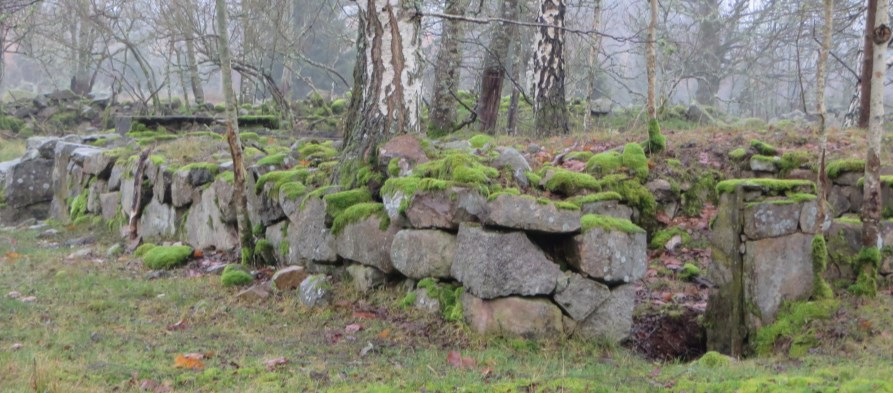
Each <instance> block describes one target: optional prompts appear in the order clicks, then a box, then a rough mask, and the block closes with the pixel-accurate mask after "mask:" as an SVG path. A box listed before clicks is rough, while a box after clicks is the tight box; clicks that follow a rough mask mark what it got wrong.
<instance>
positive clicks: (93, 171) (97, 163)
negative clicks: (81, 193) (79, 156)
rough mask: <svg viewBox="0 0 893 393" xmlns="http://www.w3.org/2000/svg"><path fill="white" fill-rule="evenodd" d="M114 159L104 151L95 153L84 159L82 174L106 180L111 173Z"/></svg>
mask: <svg viewBox="0 0 893 393" xmlns="http://www.w3.org/2000/svg"><path fill="white" fill-rule="evenodd" d="M114 163H115V158H114V157H113V156H110V155H108V154H105V152H104V151H101V150H99V151H97V152H96V153H94V154H90V155H89V156H86V157H85V158H84V173H85V174H88V175H92V176H96V177H98V178H100V179H107V178H108V177H109V175H111V173H112V165H114Z"/></svg>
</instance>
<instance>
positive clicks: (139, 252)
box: [133, 243, 158, 258]
mask: <svg viewBox="0 0 893 393" xmlns="http://www.w3.org/2000/svg"><path fill="white" fill-rule="evenodd" d="M155 247H158V246H157V245H156V244H154V243H143V244H140V246H139V247H137V248H136V250H134V251H133V255H134V256H136V257H140V258H142V257H143V256H145V255H146V253H147V252H149V250H151V249H153V248H155Z"/></svg>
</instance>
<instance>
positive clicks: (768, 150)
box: [750, 139, 778, 156]
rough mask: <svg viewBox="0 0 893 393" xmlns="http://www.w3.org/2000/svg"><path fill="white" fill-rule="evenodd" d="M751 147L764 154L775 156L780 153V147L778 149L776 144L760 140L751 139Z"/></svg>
mask: <svg viewBox="0 0 893 393" xmlns="http://www.w3.org/2000/svg"><path fill="white" fill-rule="evenodd" d="M750 147H751V148H753V150H754V151H756V152H757V153H759V154H762V155H766V156H774V155H776V154H778V149H776V148H775V146H772V145H770V144H768V143H766V142H763V141H760V140H756V139H754V140H752V141H750Z"/></svg>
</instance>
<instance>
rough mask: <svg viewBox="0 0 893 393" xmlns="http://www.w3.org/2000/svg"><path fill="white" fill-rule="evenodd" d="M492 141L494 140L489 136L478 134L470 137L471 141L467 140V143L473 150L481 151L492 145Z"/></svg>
mask: <svg viewBox="0 0 893 393" xmlns="http://www.w3.org/2000/svg"><path fill="white" fill-rule="evenodd" d="M493 141H494V139H493V137H492V136H490V135H484V134H478V135H475V136H473V137H471V139H469V140H468V143H471V146H472V147H474V148H475V149H482V148H483V147H484V146H486V145H488V144H490V145H492V144H493Z"/></svg>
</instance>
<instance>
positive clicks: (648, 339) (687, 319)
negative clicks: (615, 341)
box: [628, 310, 707, 362]
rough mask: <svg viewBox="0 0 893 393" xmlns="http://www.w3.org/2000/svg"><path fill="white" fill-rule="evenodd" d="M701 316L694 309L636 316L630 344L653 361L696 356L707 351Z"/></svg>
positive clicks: (686, 358) (683, 359)
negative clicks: (699, 319) (699, 318)
mask: <svg viewBox="0 0 893 393" xmlns="http://www.w3.org/2000/svg"><path fill="white" fill-rule="evenodd" d="M699 316H700V313H698V312H696V311H694V310H685V311H683V312H682V313H681V314H669V313H661V314H650V315H643V316H640V317H636V318H635V319H634V320H633V331H632V335H631V336H630V341H629V344H628V346H629V347H630V348H631V349H633V350H635V351H636V352H638V353H640V354H642V355H643V356H645V357H646V358H648V359H651V360H662V361H668V360H681V361H686V362H687V361H690V360H693V359H697V358H698V357H700V356H701V355H703V354H704V353H705V352H706V351H707V341H706V336H705V334H704V328H703V326H701V324H700V323H699V322H698V317H699Z"/></svg>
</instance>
